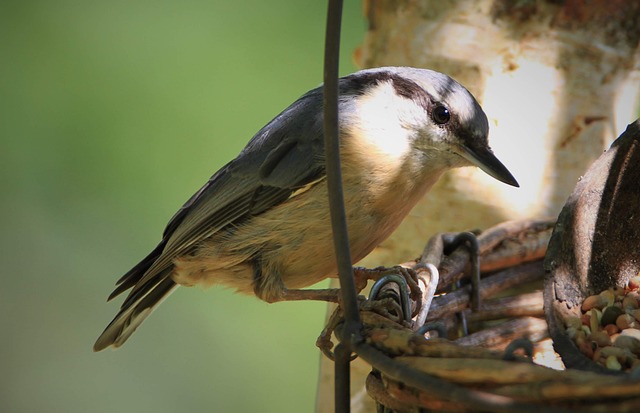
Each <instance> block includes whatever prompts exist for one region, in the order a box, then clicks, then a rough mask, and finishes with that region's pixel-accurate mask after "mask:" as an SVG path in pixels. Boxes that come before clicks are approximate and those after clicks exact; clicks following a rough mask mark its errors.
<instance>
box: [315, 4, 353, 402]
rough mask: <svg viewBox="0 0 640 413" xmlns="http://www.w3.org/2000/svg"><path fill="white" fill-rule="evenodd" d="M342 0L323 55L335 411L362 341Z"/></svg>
mask: <svg viewBox="0 0 640 413" xmlns="http://www.w3.org/2000/svg"><path fill="white" fill-rule="evenodd" d="M342 3H343V2H342V0H329V5H328V10H327V28H326V33H325V54H324V96H323V99H324V100H323V103H324V145H325V159H326V173H327V187H328V192H329V208H330V213H331V228H332V229H333V243H334V248H335V253H336V260H337V265H338V276H339V279H340V292H341V298H342V300H341V303H340V305H341V307H342V310H343V313H344V320H345V322H344V326H343V327H342V331H341V333H342V334H341V336H342V337H343V340H341V343H340V344H339V345H338V346H337V347H336V350H335V352H334V353H335V411H336V412H339V413H348V412H349V410H350V385H349V381H350V370H349V363H350V360H351V353H352V345H353V343H357V342H360V341H361V340H362V338H361V336H360V331H361V329H362V322H361V320H360V313H359V312H358V301H357V295H356V286H355V281H354V278H353V269H352V267H351V254H350V249H349V236H348V233H347V218H346V213H345V209H344V194H343V192H342V173H341V170H340V140H339V125H338V94H339V90H338V67H339V61H340V29H341V22H342Z"/></svg>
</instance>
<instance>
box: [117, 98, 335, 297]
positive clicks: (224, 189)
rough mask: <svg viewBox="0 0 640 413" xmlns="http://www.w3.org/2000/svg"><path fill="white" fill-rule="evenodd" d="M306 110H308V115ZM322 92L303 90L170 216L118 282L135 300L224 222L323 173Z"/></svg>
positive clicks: (235, 221)
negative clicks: (160, 235) (157, 238)
mask: <svg viewBox="0 0 640 413" xmlns="http://www.w3.org/2000/svg"><path fill="white" fill-rule="evenodd" d="M309 114H311V115H309ZM323 148H324V144H323V133H322V94H321V91H320V89H314V90H312V91H311V92H309V93H307V94H306V95H304V96H303V97H301V98H300V99H299V100H297V101H296V102H294V103H293V104H292V105H291V106H289V107H288V108H287V109H285V110H284V111H283V112H282V113H281V114H280V115H278V116H277V117H276V118H274V119H273V120H272V121H271V122H269V123H268V124H267V125H266V126H265V127H264V128H262V129H261V130H260V131H259V132H258V133H257V134H256V135H255V136H254V137H253V138H252V139H251V141H250V142H249V143H248V144H247V146H246V147H245V148H244V149H243V151H242V152H241V153H240V154H239V155H238V157H237V158H236V159H234V160H233V161H231V162H230V163H228V164H227V165H225V166H224V167H223V168H221V169H220V170H219V171H218V172H216V173H215V174H214V175H213V176H212V177H211V179H209V181H208V182H207V183H206V184H205V185H204V186H203V187H202V188H201V189H200V190H199V191H198V192H196V194H194V195H193V196H192V197H191V198H190V199H189V200H188V201H187V202H186V203H185V204H184V205H183V206H182V208H180V210H179V211H178V212H177V213H176V214H175V215H174V216H173V218H172V219H171V220H170V221H169V224H168V225H167V227H166V228H165V231H164V234H163V240H162V242H161V243H160V245H158V247H157V248H156V249H155V250H154V251H153V252H152V253H151V254H150V255H149V256H148V257H146V258H145V259H144V260H143V261H142V262H140V263H139V264H138V265H137V266H136V267H134V268H133V269H132V270H131V271H129V272H128V273H127V274H125V275H124V276H123V277H122V278H121V279H120V281H119V282H118V287H117V288H116V290H115V291H114V293H113V294H112V295H111V297H114V296H116V295H118V294H120V293H121V292H123V291H125V290H127V289H129V288H131V287H133V289H132V291H131V293H130V294H129V296H128V297H127V299H126V300H125V303H124V304H123V306H125V305H127V304H130V303H133V302H135V301H136V300H137V299H138V298H139V296H140V295H141V294H142V293H143V292H144V290H145V289H146V288H145V286H146V287H147V288H148V286H149V285H150V284H151V285H155V284H157V283H158V281H159V280H157V279H156V277H157V276H159V275H162V276H163V277H166V276H167V275H168V271H167V269H169V268H171V267H172V265H173V264H172V263H173V260H174V259H175V258H176V257H179V256H180V255H184V254H188V253H190V252H191V251H192V250H193V248H194V247H195V246H196V245H197V244H198V243H199V242H201V241H202V240H204V239H206V238H208V237H211V236H212V235H214V234H215V233H217V232H218V231H220V230H221V229H223V228H225V227H227V226H229V225H239V224H241V223H242V222H243V221H244V220H246V219H249V218H251V217H252V216H254V215H258V214H260V213H262V212H264V211H266V210H268V209H270V208H272V207H274V206H276V205H278V204H280V203H282V202H284V201H286V200H287V199H288V198H289V196H290V195H291V194H292V193H293V192H294V191H295V190H296V189H299V188H301V187H303V186H305V185H307V184H309V183H311V182H314V181H316V180H318V179H320V178H322V177H323V176H324V152H323V151H324V149H323Z"/></svg>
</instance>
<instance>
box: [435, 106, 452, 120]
mask: <svg viewBox="0 0 640 413" xmlns="http://www.w3.org/2000/svg"><path fill="white" fill-rule="evenodd" d="M431 118H432V119H433V121H434V122H435V123H437V124H438V125H444V124H445V123H447V122H449V120H450V119H451V112H449V109H447V107H446V106H444V105H441V104H438V105H436V107H434V108H433V110H432V111H431Z"/></svg>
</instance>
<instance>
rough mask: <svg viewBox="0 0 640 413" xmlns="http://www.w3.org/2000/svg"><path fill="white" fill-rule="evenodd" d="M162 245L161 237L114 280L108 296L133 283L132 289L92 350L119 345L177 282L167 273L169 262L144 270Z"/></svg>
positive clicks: (114, 294)
mask: <svg viewBox="0 0 640 413" xmlns="http://www.w3.org/2000/svg"><path fill="white" fill-rule="evenodd" d="M164 246H165V242H164V241H163V242H161V243H160V244H159V245H158V246H157V247H156V248H155V249H154V250H153V251H151V253H150V254H149V255H147V256H146V257H145V258H144V259H143V260H142V261H140V262H139V263H138V264H137V265H136V266H135V267H133V268H132V269H131V270H129V271H128V272H127V273H126V274H125V275H123V276H122V278H120V280H118V282H117V284H116V285H117V287H116V288H115V290H114V291H113V292H112V293H111V295H110V296H109V298H108V300H111V299H112V298H114V297H116V296H118V295H120V294H121V293H123V292H125V291H127V290H129V289H130V288H132V287H135V288H134V291H132V292H131V293H129V295H128V296H127V298H126V299H125V300H124V302H123V303H122V306H121V307H120V312H119V313H118V314H116V316H115V317H114V319H113V320H112V321H111V323H109V325H108V326H107V328H105V329H104V331H103V332H102V334H100V337H98V339H97V340H96V343H95V344H94V345H93V350H94V351H100V350H104V349H105V348H107V347H110V346H114V347H120V346H121V345H122V344H123V343H124V342H125V341H127V339H128V338H129V337H130V336H131V334H133V332H134V331H135V330H136V328H138V326H139V325H140V324H141V323H142V322H143V321H144V320H145V319H146V318H147V317H148V316H149V314H151V312H152V311H153V310H154V309H155V308H156V307H157V306H158V305H159V304H160V303H161V302H162V301H163V300H164V299H165V298H166V297H168V296H169V294H171V292H172V291H173V290H174V289H175V288H176V287H177V286H178V285H177V284H176V283H175V282H173V280H172V279H171V277H170V275H171V271H172V270H173V266H172V265H169V267H167V268H164V269H159V270H153V272H154V273H153V274H147V273H148V272H149V269H150V268H151V266H152V265H153V263H154V262H156V260H157V259H158V258H159V257H160V256H161V255H162V252H163V249H164ZM149 276H150V277H149ZM145 277H149V279H148V281H146V282H145V283H144V284H142V285H138V284H139V283H140V281H141V280H142V279H143V278H145Z"/></svg>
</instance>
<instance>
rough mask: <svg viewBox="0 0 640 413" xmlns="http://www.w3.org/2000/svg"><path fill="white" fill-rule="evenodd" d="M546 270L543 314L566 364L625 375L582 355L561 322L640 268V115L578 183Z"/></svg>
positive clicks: (558, 227) (550, 249)
mask: <svg viewBox="0 0 640 413" xmlns="http://www.w3.org/2000/svg"><path fill="white" fill-rule="evenodd" d="M545 270H546V272H547V273H546V277H545V285H544V311H545V317H546V320H547V324H548V326H549V333H550V335H551V338H552V340H553V346H554V348H555V350H556V352H557V353H558V354H560V356H561V358H562V361H563V362H564V364H565V366H566V367H567V368H572V369H579V370H588V371H594V372H598V373H604V374H626V373H624V372H619V371H612V370H609V369H607V368H605V367H604V366H601V365H599V364H597V363H595V362H593V361H592V360H591V359H589V358H588V357H587V356H585V355H584V354H583V353H582V352H581V351H580V350H579V349H578V347H577V346H576V345H575V344H574V342H573V340H571V339H570V338H569V337H568V336H567V334H566V328H565V324H564V321H563V320H564V316H566V315H567V314H570V313H572V314H573V315H579V309H580V306H581V305H582V302H583V301H584V299H585V298H586V297H588V296H590V295H594V294H598V293H600V292H601V291H603V290H606V289H607V288H609V287H613V286H624V285H625V284H626V283H627V282H628V280H629V278H631V277H633V276H635V275H637V274H638V272H640V119H639V120H636V121H635V122H634V123H632V124H631V125H629V126H628V127H627V130H626V131H625V132H624V133H623V134H622V135H620V137H619V138H618V139H616V141H615V142H614V143H613V144H612V145H611V147H610V148H609V149H608V150H607V151H606V152H605V153H604V154H602V155H601V156H600V157H599V158H598V159H597V160H596V161H595V163H594V164H593V165H591V167H590V168H589V170H588V171H587V173H586V174H585V175H584V176H583V177H582V178H581V179H580V181H579V182H578V184H577V185H576V187H575V189H574V191H573V193H572V194H571V196H570V197H569V199H568V200H567V203H566V204H565V206H564V208H563V209H562V212H561V213H560V216H559V217H558V222H557V224H556V226H555V228H554V231H553V235H552V236H551V240H550V241H549V247H548V250H547V254H546V257H545ZM576 307H577V308H576ZM576 310H577V311H576Z"/></svg>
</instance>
